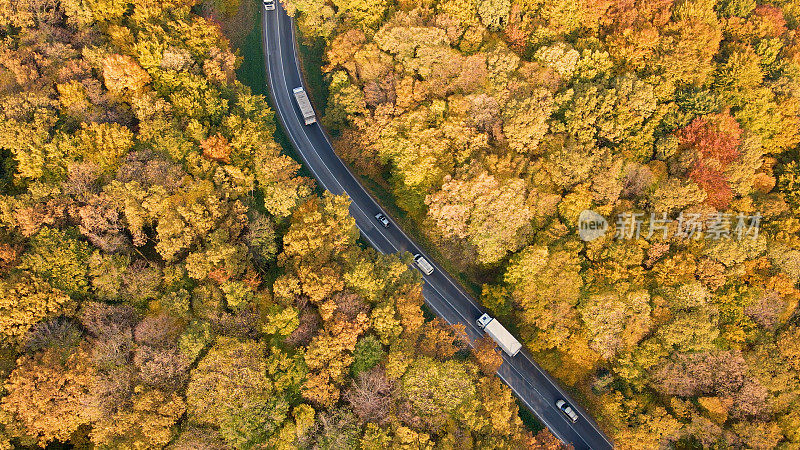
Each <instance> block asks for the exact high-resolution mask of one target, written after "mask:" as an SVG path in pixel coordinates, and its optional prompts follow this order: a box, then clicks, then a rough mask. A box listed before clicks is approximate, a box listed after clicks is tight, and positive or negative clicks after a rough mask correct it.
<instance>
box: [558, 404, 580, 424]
mask: <svg viewBox="0 0 800 450" xmlns="http://www.w3.org/2000/svg"><path fill="white" fill-rule="evenodd" d="M556 407H558V409H560V410H561V412H563V413H564V415H565V416H567V419H569V420H570V422H572V423H575V422H577V421H578V413H576V412H575V410H574V409H572V406H570V405H569V403H567V402H566V401H564V400H562V399H558V400H556Z"/></svg>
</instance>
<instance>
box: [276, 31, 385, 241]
mask: <svg viewBox="0 0 800 450" xmlns="http://www.w3.org/2000/svg"><path fill="white" fill-rule="evenodd" d="M278 24H280V22H279V21H278ZM276 31H277V33H276V37H277V45H278V54H279V61H280V62H281V64H279V67H280V71H281V75H282V77H281V81H283V85H284V86H285V87H286V92H287V93H288V92H289V91H288V88H289V87H288V85H287V84H286V72H285V71H284V70H283V64H282V61H283V50H282V45H281V33H280V28H279V25H278V26H277V27H276ZM291 32H292V43H293V44H294V43H295V41H294V29H292V30H291ZM295 61H296V59H295ZM267 67H269V64H268V65H267ZM267 70H268V72H270V80H272V76H271V71H270V70H269V69H267ZM301 83H302V81H301ZM290 101H291V99H290ZM275 104H276V107H278V108H280V106H278V101H277V99H276V101H275ZM284 111H285V110H284ZM292 113H294V107H292ZM292 116H296V115H294V114H293V115H292ZM295 118H296V117H295ZM297 124H299V121H298V122H297ZM286 129H287V134H288V135H289V137H290V139H291V140H292V143H293V144H294V146H295V147H296V148H297V150H298V151H299V152H300V155H301V156H302V157H303V159H304V160H305V161H306V164H307V165H308V167H309V168H310V169H311V172H312V173H314V176H316V177H317V180H319V182H320V184H322V187H323V188H325V189H327V190H328V191H331V189H329V188H328V187H327V186H325V183H324V182H323V181H322V178H321V177H320V176H319V174H318V173H317V171H316V170H314V166H313V165H312V164H311V163H310V162H309V161H310V160H309V158H308V156H306V155H305V153H304V152H303V149H302V147H301V146H300V145H299V144H298V143H297V141H296V139H295V136H294V135H293V134H292V131H293V130H291V128H290V126H289V125H288V123H287V124H286ZM300 130H301V131H300V132H299V134H300V135H301V136H302V137H303V138H304V139H305V142H306V143H307V144H308V147H309V148H310V149H312V153H313V154H314V155H315V156H316V157H317V159H318V160H319V163H320V165H322V167H324V168H325V169H326V170H327V171H328V173H329V174H330V176H331V178H332V179H333V180H334V182H336V185H338V186H339V189H340V190H341V191H342V192H344V193H345V194H347V196H348V197H350V201H351V204H352V205H354V206H355V207H356V208H357V209H358V210H359V211H361V213H362V214H364V216H366V217H367V218H368V219H369V214H367V212H366V211H365V210H364V209H363V208H362V207H361V205H359V204H358V203H357V202H356V201H355V200H353V196H352V195H350V193H349V192H347V189H345V187H344V186H343V185H342V184H341V183H340V182H339V180H338V178H337V177H336V175H334V173H333V171H332V170H331V169H330V168H329V167H328V166H327V164H325V162H324V161H323V160H322V157H321V156H320V155H319V153H317V152H316V151H315V150H316V149H315V147H314V145H313V144H312V143H311V140H310V139H309V138H308V135H307V134H306V133H305V129H304V128H300ZM323 134H324V133H323ZM326 139H327V138H326ZM331 148H333V147H331ZM334 157H336V158H338V156H337V155H335V154H334ZM356 226H358V223H356ZM358 228H359V230H360V231H361V234H363V235H366V234H367V233H366V232H365V231H364V230H362V229H361V227H358ZM373 229H374V230H376V231H377V232H378V234H380V235H381V236H383V238H384V239H385V240H386V242H388V243H389V245H391V246H392V248H393V249H394V250H395V252H398V251H399V249H398V248H397V247H396V246H395V245H394V243H393V242H392V241H391V239H389V238H388V237H387V236H386V235H385V234H383V232H382V231H381V230H380V229H378V228H377V227H373ZM367 239H369V238H367ZM370 242H371V243H372V241H371V240H370ZM373 246H374V247H376V248H378V247H377V246H375V245H374V244H373Z"/></svg>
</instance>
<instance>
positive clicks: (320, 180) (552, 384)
mask: <svg viewBox="0 0 800 450" xmlns="http://www.w3.org/2000/svg"><path fill="white" fill-rule="evenodd" d="M267 20H268V19H267ZM276 22H278V26H276V31H277V33H276V37H277V44H278V45H277V47H278V54H279V56H280V58H279V61H280V64H278V66H279V68H280V71H281V74H282V77H281V80H282V81H283V84H284V86H286V89H287V90H286V92H287V93H288V85H287V84H286V72H285V71H284V69H283V64H282V60H283V58H282V56H283V49H282V46H281V33H280V28H279V24H280V21H279V20H277V17H276ZM266 33H267V31H266V27H265V34H266ZM291 34H292V42H293V44H295V38H294V29H292V30H291ZM267 47H268V46H267ZM267 50H268V53H269V49H267ZM295 66H296V67H297V68H298V72H299V66H297V59H296V58H295ZM267 72H268V73H269V75H270V80H272V79H273V78H272V71H271V70H270V64H269V63H268V64H267ZM301 83H302V81H301ZM290 100H291V99H290ZM275 103H276V107H278V108H279V106H278V101H277V99H276V101H275ZM292 112H294V108H293V107H292ZM282 116H283V115H282ZM298 124H299V121H298ZM286 128H287V134H288V135H289V137H290V139H291V140H292V143H293V144H294V145H295V147H296V148H297V149H298V151H299V152H300V154H301V156H303V159H305V160H306V164H307V165H308V166H309V168H310V169H311V171H312V173H314V175H315V176H316V177H317V180H318V181H319V182H320V184H322V185H323V188H326V189H327V190H329V191H330V189H328V188H327V187H326V186H325V184H324V182H323V181H322V179H321V177H320V176H319V174H318V173H317V172H316V171H315V170H314V167H313V165H311V163H310V162H309V159H308V158H307V157H306V156H305V154H304V153H303V151H302V150H301V147H300V145H299V144H298V143H297V141H296V139H295V136H294V135H293V134H292V131H291V130H290V127H289V125H288V123H287V124H286ZM320 129H321V130H322V127H321V126H320ZM300 130H302V131H301V132H300V134H301V135H302V136H303V138H305V142H306V143H308V146H309V147H310V148H311V149H312V150H314V151H313V153H314V154H315V155H316V156H317V159H318V160H319V162H320V164H321V165H322V166H323V167H325V169H326V170H327V171H328V173H329V174H330V176H331V178H332V179H333V180H334V182H335V183H336V184H337V185H338V186H339V188H340V189H341V191H342V192H344V193H345V194H347V196H348V197H350V200H351V203H352V204H353V205H354V206H355V207H356V208H357V209H358V210H359V211H361V213H362V214H364V215H365V216H366V217H367V218H368V219H369V215H368V214H367V213H366V211H365V210H364V209H363V208H362V207H361V205H359V204H358V203H357V202H356V201H355V200H354V199H353V197H352V196H351V195H350V193H349V192H347V189H345V188H344V186H343V185H342V184H341V183H340V182H339V180H338V178H337V177H336V176H335V175H334V174H333V171H332V170H331V169H330V168H329V167H328V166H327V165H326V164H325V162H324V161H323V160H322V157H321V156H320V155H319V153H317V152H316V151H315V150H316V149H315V147H314V145H313V144H312V143H311V140H310V139H309V138H308V135H307V134H306V133H305V130H304V129H303V128H300ZM322 135H323V137H324V139H325V141H326V142H327V143H328V145H330V146H331V148H333V145H332V144H331V142H330V140H329V139H328V135H327V134H326V133H325V132H324V130H322ZM334 157H336V158H338V155H334ZM345 169H346V170H349V169H348V168H347V167H346V166H345ZM351 175H352V174H351ZM356 181H357V180H356ZM356 226H357V228H358V229H359V230H360V231H361V234H362V235H364V236H365V238H366V239H367V240H368V241H369V242H370V244H371V245H372V246H373V247H375V248H376V249H377V250H378V251H380V252H381V253H384V254H385V252H383V251H382V250H381V249H380V247H379V246H377V245H375V242H374V241H373V240H372V239H371V238H370V237H369V235H368V234H367V232H366V231H365V230H363V229H362V228H361V227H360V226H358V223H357V222H356ZM373 229H374V230H375V231H377V232H378V234H380V235H381V236H382V237H383V238H384V239H385V240H386V242H388V243H389V245H390V246H391V247H392V248H393V249H394V250H395V252H399V249H398V248H397V246H395V245H394V243H393V242H392V240H391V239H390V238H389V237H387V236H386V235H385V234H384V233H383V231H381V230H380V229H379V228H377V227H373ZM397 229H398V231H400V234H402V235H403V237H405V238H406V240H408V241H409V242H412V243H413V242H414V241H413V240H412V239H411V238H409V237H408V235H407V234H406V233H405V231H404V230H403V229H402V228H399V227H397ZM426 256H427V255H426ZM428 259H429V260H431V261H433V263H434V264H435V265H436V266H437V269H439V271H440V272H441V273H442V275H443V278H444V279H445V280H446V281H447V282H448V283H449V284H450V285H451V286H452V287H453V288H455V289H456V290H457V291H458V292H459V293H460V294H462V295H463V297H464V298H466V300H467V301H468V302H469V303H470V304H471V305H472V306H473V307H474V308H475V309H478V310H481V308H480V306H478V305H477V304H476V303H475V302H474V301H473V299H472V297H470V296H469V295H467V294H466V292H464V290H463V289H462V288H461V287H460V286H459V285H458V284H457V283H455V282H454V281H453V280H452V279H451V278H450V276H449V274H447V273H446V272H445V271H443V270H442V269H441V267H439V265H438V264H436V262H435V261H434V260H433V259H432V258H430V257H428ZM423 278H424V279H425V280H426V281H427V276H425V275H424V274H423ZM427 284H428V286H430V287H431V288H432V289H433V290H434V291H436V293H438V294H439V296H440V297H441V298H442V300H444V301H445V302H447V303H448V304H450V302H449V301H448V300H447V297H445V296H444V294H442V292H441V291H439V290H438V289H437V288H436V286H435V285H434V284H433V283H430V282H429V283H427ZM431 306H432V305H431ZM450 306H451V307H452V309H453V310H454V311H456V312H457V313H458V315H459V316H461V318H462V319H464V320H465V321H466V322H467V323H470V325H471V321H469V320H467V319H466V317H465V316H464V315H463V314H462V313H461V312H460V311H459V310H458V308H455V307H454V306H453V305H452V304H450ZM434 309H436V308H435V307H434ZM437 312H439V311H438V310H437ZM440 315H441V314H440ZM473 329H476V328H474V327H473ZM481 331H482V330H481ZM470 345H471V344H470ZM522 356H523V357H524V358H525V359H526V360H527V361H528V362H529V363H530V364H531V365H532V366H533V367H534V368H535V369H536V370H537V372H539V374H540V375H542V377H543V378H544V379H545V380H546V381H548V383H549V384H550V385H551V386H553V387H555V389H556V391H558V392H559V393H560V394H561V395H562V396H564V397H570V396H569V395H567V394H566V393H564V392H563V390H562V389H561V387H560V386H558V384H557V383H555V382H553V381H552V380H551V379H550V378H549V376H548V375H547V374H546V373H545V372H544V371H543V370H542V369H541V368H540V367H539V366H538V365H537V364H536V363H535V362H534V361H532V360H531V359H530V358H529V357H528V355H527V354H526V353H524V352H523V353H522ZM505 361H506V362H507V363H508V365H509V367H511V368H512V369H513V370H514V371H515V372H516V373H517V374H518V375H520V378H521V379H522V380H523V381H525V383H527V384H528V385H529V386H530V387H531V388H532V389H533V390H535V391H536V392H537V393H538V394H539V396H540V397H542V398H544V396H543V395H542V394H541V393H540V392H539V390H538V389H536V387H535V386H533V384H532V383H531V382H530V380H529V379H528V378H527V377H526V376H525V375H524V374H523V373H522V372H521V371H520V370H519V369H517V368H516V367H515V366H514V364H513V360H505ZM498 376H500V375H499V374H498ZM500 378H503V377H502V376H500ZM503 381H506V380H505V379H503ZM506 384H507V385H508V386H509V387H511V389H512V390H514V388H513V386H511V385H510V384H509V383H507V382H506ZM518 397H519V398H520V399H522V400H523V402H524V403H525V404H526V405H528V407H529V408H530V407H531V406H530V404H529V403H528V402H527V401H525V399H524V398H522V397H521V396H519V395H518ZM553 409H555V408H553ZM582 416H587V415H584V414H582ZM584 418H585V417H584ZM539 419H540V420H542V422H545V425H547V422H546V421H545V420H544V419H543V418H541V417H540V418H539ZM587 424H588V425H589V426H590V427H592V428H593V429H594V430H595V431H596V432H598V434H599V435H600V436H601V437H602V438H603V440H604V441H606V443H608V444H609V445H610V446H613V445H612V444H611V442H609V441H608V439H606V438H605V435H603V433H602V432H601V431H600V430H599V429H597V427H595V426H594V424H593V423H591V422H590V421H587ZM567 426H569V427H570V428H572V429H573V430H575V431H576V433H577V434H578V436H580V433H579V432H578V430H576V429H575V428H574V427H573V426H572V425H570V424H569V423H567ZM548 428H551V429H552V427H549V426H548ZM554 434H555V432H554ZM559 439H561V438H559ZM581 439H582V438H581ZM561 440H562V441H564V439H561Z"/></svg>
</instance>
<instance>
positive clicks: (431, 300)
mask: <svg viewBox="0 0 800 450" xmlns="http://www.w3.org/2000/svg"><path fill="white" fill-rule="evenodd" d="M275 3H276V9H275V10H273V11H265V10H264V9H263V8H262V13H263V14H262V16H263V24H262V25H263V34H262V39H263V47H264V53H265V62H266V70H267V75H268V78H267V79H268V81H269V87H270V92H271V95H272V100H273V104H274V107H275V109H276V113H277V115H278V118H279V119H280V121H281V123H282V124H283V127H284V129H285V130H286V134H287V135H288V136H289V139H290V140H291V142H292V144H293V145H294V147H295V149H296V150H297V152H298V153H299V154H300V156H301V157H302V158H303V160H304V162H305V163H306V165H307V166H308V168H309V169H310V170H311V172H312V173H313V174H314V176H315V177H316V178H317V180H318V181H319V183H320V184H321V185H322V187H324V188H325V189H327V190H328V191H330V192H332V193H334V194H347V195H348V196H349V197H350V199H351V201H352V203H351V206H350V213H351V214H352V215H353V217H354V218H355V219H356V225H357V226H358V228H359V229H360V230H361V234H362V236H364V238H365V239H367V241H369V242H370V244H371V245H372V246H373V247H375V248H376V249H377V250H378V251H380V252H383V253H396V252H403V251H408V252H410V253H412V254H413V253H421V254H423V255H425V256H426V258H427V259H428V260H429V261H431V263H433V264H434V266H435V268H436V270H435V271H434V272H433V273H432V274H431V275H423V279H424V280H425V284H424V287H423V293H424V296H425V301H426V303H427V304H428V306H429V307H430V308H431V310H433V311H434V312H435V313H436V314H438V315H439V316H440V317H442V318H443V319H444V320H446V321H447V322H448V323H451V324H453V323H462V324H464V325H465V327H466V330H467V333H468V334H469V336H470V338H472V339H473V340H474V339H475V338H478V337H480V336H481V335H482V334H483V331H482V330H481V329H479V328H478V326H477V324H476V323H475V320H476V319H477V318H478V317H480V315H481V314H482V313H483V310H482V309H481V308H480V306H479V305H478V304H477V303H476V302H475V301H474V300H473V299H472V298H471V297H470V296H469V295H467V294H466V293H465V292H464V290H463V289H462V288H461V287H460V286H459V285H458V283H456V282H455V281H454V280H453V279H452V278H451V277H450V276H449V275H448V274H447V273H446V272H445V271H444V270H442V268H441V267H440V266H438V265H437V264H436V263H435V262H434V261H433V260H432V259H431V258H430V257H429V256H427V254H426V253H425V252H424V251H423V250H422V249H421V248H419V246H417V244H416V243H415V242H414V241H412V240H411V239H410V238H409V237H408V236H407V235H406V234H405V233H404V232H403V230H402V229H400V227H398V226H397V224H395V223H392V224H391V226H390V227H389V228H383V227H381V226H379V225H378V223H377V221H376V220H375V218H374V216H375V214H377V213H378V212H381V211H383V210H382V208H381V207H380V206H379V205H378V203H377V202H376V201H375V200H374V199H373V198H372V197H371V196H370V195H369V194H368V193H367V191H366V190H365V189H364V187H363V186H361V184H360V183H359V182H358V180H357V179H356V177H355V176H353V174H352V173H351V172H350V171H349V169H348V168H347V167H346V166H345V165H344V163H343V162H342V160H341V159H339V157H338V156H337V155H336V154H335V153H334V151H333V147H332V146H331V144H330V142H329V141H328V138H327V136H326V134H325V132H324V131H323V130H322V128H321V127H320V126H319V124H313V125H304V122H303V120H302V116H301V114H300V110H299V108H297V105H296V103H295V101H294V97H293V94H292V89H293V88H295V87H298V86H303V85H304V83H303V79H302V75H301V71H300V67H299V60H298V55H297V51H296V44H295V37H294V25H293V22H292V19H291V18H290V17H289V16H288V15H287V14H286V12H285V10H284V9H283V6H282V5H281V3H280V2H279V1H278V2H275ZM503 359H504V362H503V365H502V366H501V367H500V370H499V371H498V376H499V377H500V378H501V379H502V380H503V381H504V382H505V383H506V384H508V386H509V387H511V389H512V390H513V392H514V393H515V394H516V395H517V397H519V399H520V400H521V401H522V402H523V403H524V404H525V405H526V406H527V407H528V408H529V409H530V410H531V411H533V413H534V414H535V415H536V416H537V417H538V418H539V419H540V420H541V421H542V422H543V423H544V424H545V425H546V426H547V427H548V428H549V429H550V430H551V431H552V432H553V434H555V435H556V436H557V437H558V438H559V439H561V440H562V441H564V442H567V443H570V444H572V445H573V446H574V447H575V448H576V449H587V448H591V449H598V450H600V449H610V448H612V444H611V443H610V442H609V440H608V438H606V437H605V436H604V435H603V433H602V432H601V431H600V430H599V428H598V427H597V424H596V423H595V422H594V421H593V420H592V419H591V417H589V415H588V414H587V413H586V411H584V410H583V409H582V408H580V406H578V405H577V404H576V403H575V401H573V400H572V399H571V398H570V396H569V395H567V393H566V392H564V390H563V389H562V388H561V387H560V386H559V385H558V383H557V382H556V381H555V380H553V379H552V378H551V377H550V376H549V375H548V374H547V373H546V372H545V371H544V370H542V369H541V368H540V367H539V366H538V365H537V364H536V363H535V362H533V360H532V359H531V358H530V355H528V354H527V352H526V351H524V350H523V351H522V352H520V353H519V354H517V356H514V357H509V356H508V355H506V354H505V353H504V354H503ZM559 398H563V399H566V400H567V401H568V402H569V403H571V404H572V405H573V406H574V407H575V409H576V411H577V412H578V414H579V415H580V419H579V420H578V421H577V423H571V422H570V421H569V420H568V419H567V418H566V417H565V416H564V415H563V414H562V413H561V411H559V410H558V409H557V408H556V406H555V402H556V400H558V399H559Z"/></svg>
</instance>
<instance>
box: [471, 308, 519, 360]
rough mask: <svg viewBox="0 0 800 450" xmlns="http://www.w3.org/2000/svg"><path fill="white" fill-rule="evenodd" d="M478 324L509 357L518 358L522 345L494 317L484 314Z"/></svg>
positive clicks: (479, 318)
mask: <svg viewBox="0 0 800 450" xmlns="http://www.w3.org/2000/svg"><path fill="white" fill-rule="evenodd" d="M476 322H477V323H478V326H479V327H481V329H483V331H485V332H486V334H488V335H489V337H490V338H492V340H493V341H494V342H495V343H496V344H497V345H498V346H499V347H500V348H501V349H503V351H504V352H506V354H507V355H508V356H516V355H517V353H519V351H520V350H521V349H522V344H520V342H519V341H518V340H517V339H516V338H515V337H514V336H513V335H512V334H511V333H509V332H508V330H506V327H504V326H503V324H501V323H500V322H499V321H497V319H495V318H494V317H492V316H490V315H488V314H483V315H482V316H480V317H478V320H476Z"/></svg>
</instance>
